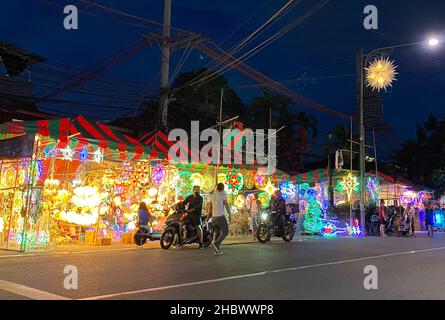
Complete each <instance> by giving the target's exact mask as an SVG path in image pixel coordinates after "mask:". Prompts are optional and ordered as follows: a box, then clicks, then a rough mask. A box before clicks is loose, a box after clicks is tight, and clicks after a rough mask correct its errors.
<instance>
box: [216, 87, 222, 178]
mask: <svg viewBox="0 0 445 320" xmlns="http://www.w3.org/2000/svg"><path fill="white" fill-rule="evenodd" d="M223 102H224V88H221V98H220V101H219V124H218V130H219V137H218V139H219V143H220V145H219V154H218V164H217V165H216V171H215V186H216V185H217V184H218V174H219V166H220V163H221V156H222V153H221V152H222V150H223V148H222V125H223Z"/></svg>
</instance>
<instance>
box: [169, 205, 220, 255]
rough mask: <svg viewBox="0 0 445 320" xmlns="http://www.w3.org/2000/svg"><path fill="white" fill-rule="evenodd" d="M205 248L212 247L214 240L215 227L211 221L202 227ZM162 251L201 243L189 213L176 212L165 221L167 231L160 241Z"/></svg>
mask: <svg viewBox="0 0 445 320" xmlns="http://www.w3.org/2000/svg"><path fill="white" fill-rule="evenodd" d="M201 228H202V232H203V245H204V247H208V246H210V244H211V243H212V240H213V227H212V224H211V222H210V221H206V222H205V223H203V224H202V225H201ZM160 243H161V247H162V249H169V248H170V247H171V246H176V247H182V246H184V245H186V244H192V243H199V236H198V234H197V232H196V228H195V227H194V226H193V225H191V223H190V219H189V217H188V213H187V211H176V212H175V213H173V214H172V215H170V216H168V217H167V219H166V220H165V229H164V232H163V233H162V235H161V239H160Z"/></svg>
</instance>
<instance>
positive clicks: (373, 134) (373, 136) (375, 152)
mask: <svg viewBox="0 0 445 320" xmlns="http://www.w3.org/2000/svg"><path fill="white" fill-rule="evenodd" d="M372 139H373V140H374V162H375V177H376V179H379V170H378V165H377V147H376V144H375V130H374V129H372Z"/></svg>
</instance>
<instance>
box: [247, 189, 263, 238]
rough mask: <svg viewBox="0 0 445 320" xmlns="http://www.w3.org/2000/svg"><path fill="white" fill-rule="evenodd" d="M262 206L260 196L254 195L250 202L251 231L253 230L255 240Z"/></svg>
mask: <svg viewBox="0 0 445 320" xmlns="http://www.w3.org/2000/svg"><path fill="white" fill-rule="evenodd" d="M260 206H261V203H260V200H258V195H257V194H256V193H254V194H253V197H252V198H251V199H250V201H249V215H250V229H251V230H252V237H253V240H255V239H256V232H257V229H258V223H259V220H260V217H259V215H260Z"/></svg>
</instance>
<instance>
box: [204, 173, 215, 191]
mask: <svg viewBox="0 0 445 320" xmlns="http://www.w3.org/2000/svg"><path fill="white" fill-rule="evenodd" d="M203 180H204V181H203V185H202V190H203V191H204V192H211V191H212V190H213V189H214V187H215V178H214V177H213V176H212V175H211V174H205V175H204V176H203Z"/></svg>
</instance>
